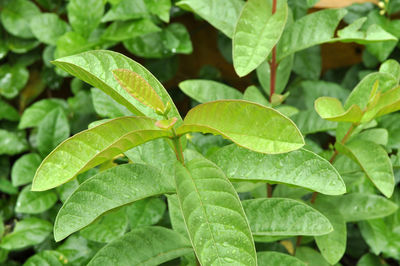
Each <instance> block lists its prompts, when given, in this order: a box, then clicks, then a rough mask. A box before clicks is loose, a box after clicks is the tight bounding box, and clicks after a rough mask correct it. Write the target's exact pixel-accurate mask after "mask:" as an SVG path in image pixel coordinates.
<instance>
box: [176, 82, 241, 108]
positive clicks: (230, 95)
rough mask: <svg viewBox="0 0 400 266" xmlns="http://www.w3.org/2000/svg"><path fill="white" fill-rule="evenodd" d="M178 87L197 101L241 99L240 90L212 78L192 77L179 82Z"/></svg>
mask: <svg viewBox="0 0 400 266" xmlns="http://www.w3.org/2000/svg"><path fill="white" fill-rule="evenodd" d="M179 88H180V89H181V90H182V91H183V92H184V93H185V94H186V95H187V96H189V97H190V98H192V99H194V100H196V101H198V102H199V103H206V102H211V101H217V100H225V99H242V97H243V95H242V93H241V92H240V91H238V90H236V89H235V88H232V87H230V86H228V85H226V84H224V83H220V82H217V81H213V80H202V79H192V80H185V81H182V82H181V83H179Z"/></svg>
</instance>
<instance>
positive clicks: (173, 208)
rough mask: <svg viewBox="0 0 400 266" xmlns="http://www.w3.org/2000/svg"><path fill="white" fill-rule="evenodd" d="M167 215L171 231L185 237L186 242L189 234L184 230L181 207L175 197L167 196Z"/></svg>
mask: <svg viewBox="0 0 400 266" xmlns="http://www.w3.org/2000/svg"><path fill="white" fill-rule="evenodd" d="M167 197H168V198H167V199H168V213H169V218H170V220H171V225H172V229H174V231H176V232H178V233H180V234H181V235H182V236H184V237H186V238H187V239H188V240H189V239H190V238H189V234H188V231H187V229H186V224H185V220H184V218H183V215H182V211H181V206H180V205H179V200H178V196H177V195H175V194H174V195H168V196H167Z"/></svg>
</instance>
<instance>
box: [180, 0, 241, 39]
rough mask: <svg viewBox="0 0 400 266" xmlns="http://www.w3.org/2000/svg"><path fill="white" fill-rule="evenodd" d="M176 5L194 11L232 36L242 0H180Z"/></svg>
mask: <svg viewBox="0 0 400 266" xmlns="http://www.w3.org/2000/svg"><path fill="white" fill-rule="evenodd" d="M176 5H177V6H179V7H181V8H183V9H187V10H190V11H192V12H194V13H196V14H197V15H199V16H200V17H201V18H203V19H204V20H206V21H207V22H208V23H210V24H211V25H213V26H214V27H215V28H217V29H218V30H220V31H222V32H223V33H224V34H225V35H226V36H228V37H229V38H232V36H233V33H234V31H235V26H236V22H237V21H238V19H239V14H240V11H241V10H242V7H243V5H244V2H243V1H242V0H226V1H217V2H215V1H213V0H181V1H179V2H177V3H176ZM211 7H212V8H211Z"/></svg>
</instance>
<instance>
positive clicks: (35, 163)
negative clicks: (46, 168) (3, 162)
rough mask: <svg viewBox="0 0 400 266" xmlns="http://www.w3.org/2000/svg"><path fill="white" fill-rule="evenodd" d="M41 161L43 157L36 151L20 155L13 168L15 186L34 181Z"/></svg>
mask: <svg viewBox="0 0 400 266" xmlns="http://www.w3.org/2000/svg"><path fill="white" fill-rule="evenodd" d="M41 162H42V158H40V156H39V155H38V154H36V153H28V154H24V155H22V156H21V157H19V158H18V160H16V161H15V163H14V164H13V167H12V169H11V180H12V184H13V186H16V187H17V186H22V185H26V184H29V183H30V182H32V180H33V177H34V176H35V172H36V169H37V168H38V167H39V165H40V163H41Z"/></svg>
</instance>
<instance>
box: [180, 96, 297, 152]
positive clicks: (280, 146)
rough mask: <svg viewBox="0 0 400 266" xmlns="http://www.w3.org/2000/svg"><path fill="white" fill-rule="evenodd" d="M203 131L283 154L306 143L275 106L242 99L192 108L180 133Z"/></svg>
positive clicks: (291, 123) (256, 149)
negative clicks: (270, 106)
mask: <svg viewBox="0 0 400 266" xmlns="http://www.w3.org/2000/svg"><path fill="white" fill-rule="evenodd" d="M188 132H202V133H212V134H217V135H222V136H223V137H224V138H227V139H229V140H231V141H233V142H235V143H236V144H238V145H240V146H242V147H245V148H247V149H251V150H254V151H257V152H262V153H284V152H289V151H293V150H297V149H299V148H301V147H302V146H303V145H304V140H303V137H302V135H301V133H300V131H299V130H298V129H297V127H296V126H295V124H294V123H293V122H292V121H291V120H290V119H289V118H287V117H285V116H283V115H282V114H280V113H279V112H277V111H275V110H274V109H272V108H268V107H265V106H262V105H259V104H256V103H251V102H247V101H241V100H224V101H215V102H209V103H204V104H201V105H198V106H196V107H195V108H193V109H191V110H190V111H189V113H188V114H187V115H186V117H185V120H184V123H183V125H182V126H180V127H179V128H178V129H177V133H178V134H185V133H188Z"/></svg>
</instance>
